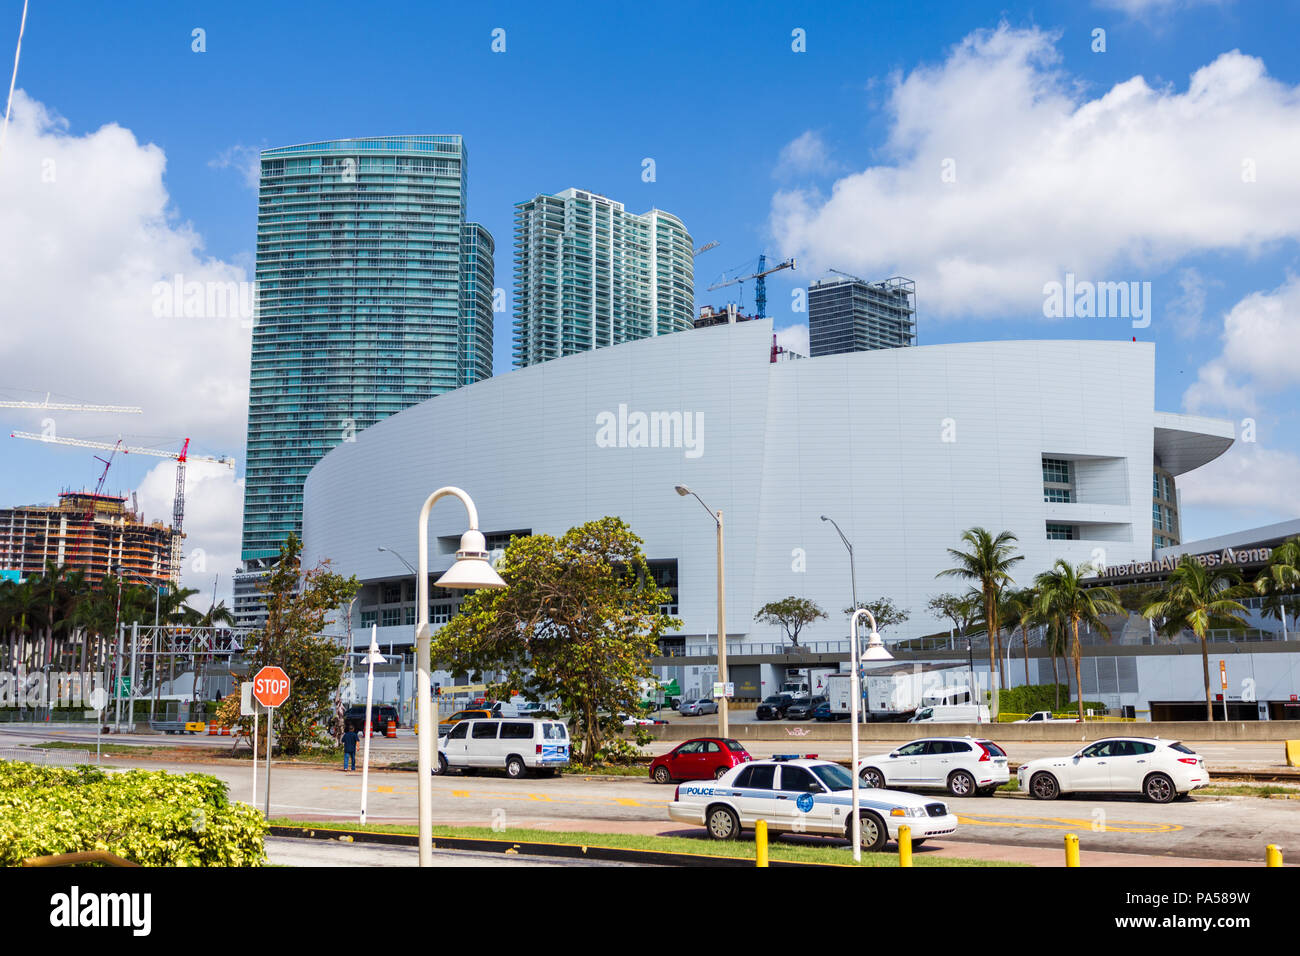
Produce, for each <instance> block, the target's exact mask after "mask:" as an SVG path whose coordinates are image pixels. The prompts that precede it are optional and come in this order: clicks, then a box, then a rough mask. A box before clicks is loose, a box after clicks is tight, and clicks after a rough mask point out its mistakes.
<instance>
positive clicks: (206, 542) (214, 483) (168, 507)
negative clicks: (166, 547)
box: [136, 461, 244, 611]
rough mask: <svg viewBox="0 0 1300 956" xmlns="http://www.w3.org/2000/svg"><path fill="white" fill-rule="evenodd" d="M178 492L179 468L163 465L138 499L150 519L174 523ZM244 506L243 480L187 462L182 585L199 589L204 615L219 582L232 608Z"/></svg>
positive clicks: (222, 469) (144, 480)
mask: <svg viewBox="0 0 1300 956" xmlns="http://www.w3.org/2000/svg"><path fill="white" fill-rule="evenodd" d="M175 493H176V464H175V462H171V461H163V462H159V463H158V464H157V465H155V466H154V467H153V468H151V469H150V470H149V473H148V474H147V475H145V476H144V478H142V479H141V480H140V486H139V488H138V490H137V495H136V496H137V499H138V501H139V504H140V509H141V511H143V512H144V514H145V517H146V518H148V519H150V520H157V521H162V522H164V523H166V524H171V517H172V503H173V500H174V498H175ZM243 505H244V481H243V479H242V478H240V479H236V478H235V474H234V472H233V471H232V470H231V469H229V468H226V467H225V466H223V465H217V464H213V463H211V462H202V461H191V462H188V463H187V464H186V467H185V524H184V531H185V542H184V545H183V551H182V558H181V584H182V585H184V586H185V587H189V588H197V589H198V591H199V594H198V595H196V596H195V597H194V598H192V599H191V601H190V603H191V604H192V605H194V606H195V607H197V608H199V610H201V611H206V610H207V609H208V604H209V603H210V602H211V601H212V588H213V584H214V578H216V579H217V580H216V582H215V583H216V586H217V599H218V600H222V599H224V600H225V602H226V607H230V605H231V593H232V590H233V584H234V577H233V575H234V571H235V568H236V567H237V566H238V565H239V549H240V514H241V512H242V509H243Z"/></svg>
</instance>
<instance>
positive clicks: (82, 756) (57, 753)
mask: <svg viewBox="0 0 1300 956" xmlns="http://www.w3.org/2000/svg"><path fill="white" fill-rule="evenodd" d="M0 760H17V761H20V762H22V763H33V764H36V765H37V766H40V767H72V766H75V765H76V764H79V763H94V758H93V757H92V755H91V753H90V751H89V750H62V749H59V750H54V749H51V750H33V749H29V748H26V747H0Z"/></svg>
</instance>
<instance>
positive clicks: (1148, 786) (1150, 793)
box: [1142, 773, 1178, 803]
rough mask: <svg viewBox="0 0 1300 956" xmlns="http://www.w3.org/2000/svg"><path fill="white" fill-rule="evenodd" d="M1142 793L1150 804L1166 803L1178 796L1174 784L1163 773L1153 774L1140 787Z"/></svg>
mask: <svg viewBox="0 0 1300 956" xmlns="http://www.w3.org/2000/svg"><path fill="white" fill-rule="evenodd" d="M1142 792H1143V793H1145V794H1146V798H1147V799H1148V800H1150V801H1151V802H1152V803H1168V802H1169V801H1170V800H1173V799H1174V798H1175V797H1176V796H1178V790H1177V789H1176V788H1175V787H1174V782H1173V781H1172V780H1170V779H1169V778H1168V777H1167V776H1165V775H1164V774H1163V773H1153V774H1152V775H1151V776H1149V777H1147V779H1146V782H1145V783H1144V784H1143V785H1142Z"/></svg>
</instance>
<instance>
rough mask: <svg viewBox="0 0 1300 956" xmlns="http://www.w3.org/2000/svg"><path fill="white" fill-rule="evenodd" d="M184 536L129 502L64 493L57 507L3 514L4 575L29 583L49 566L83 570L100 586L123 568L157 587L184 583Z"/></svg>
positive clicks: (0, 549) (0, 552)
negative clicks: (147, 519) (146, 517)
mask: <svg viewBox="0 0 1300 956" xmlns="http://www.w3.org/2000/svg"><path fill="white" fill-rule="evenodd" d="M182 538H183V535H182V534H180V533H179V532H177V531H174V530H173V529H172V528H171V527H170V526H168V525H166V524H163V523H161V522H158V521H153V522H148V523H146V522H145V521H144V519H143V518H142V517H141V516H140V514H139V513H138V512H137V511H136V510H135V508H134V507H127V504H126V498H125V497H121V496H118V495H101V494H92V493H91V492H88V491H65V492H62V493H60V495H59V503H58V504H57V505H22V506H19V507H17V508H3V509H0V571H5V570H7V571H17V572H18V573H19V574H20V575H21V576H22V577H24V578H26V577H29V576H33V575H39V574H42V573H44V571H45V565H46V562H47V561H52V562H54V563H55V564H56V565H62V566H66V567H67V569H68V570H69V571H83V572H85V575H86V580H87V582H88V583H89V584H90V585H91V586H92V587H98V586H99V585H100V583H101V582H102V581H103V580H104V578H105V576H106V575H108V574H110V573H113V571H114V569H116V568H117V567H118V566H121V567H123V568H125V569H126V571H127V572H128V573H129V574H133V575H136V576H137V577H140V578H143V579H144V580H146V581H148V582H149V583H150V584H151V585H154V586H160V585H161V586H166V587H168V588H172V587H175V586H176V585H177V584H178V583H179V582H180V564H179V555H180V541H181V539H182Z"/></svg>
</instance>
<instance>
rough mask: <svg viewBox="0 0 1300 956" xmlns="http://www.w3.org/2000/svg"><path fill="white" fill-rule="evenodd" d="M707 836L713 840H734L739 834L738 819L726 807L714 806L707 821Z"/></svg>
mask: <svg viewBox="0 0 1300 956" xmlns="http://www.w3.org/2000/svg"><path fill="white" fill-rule="evenodd" d="M707 826H708V830H709V836H711V837H713V839H715V840H734V839H736V838H737V837H738V836H740V819H739V818H738V817H737V816H736V814H735V813H733V812H732V811H731V810H730V809H729V808H728V807H714V808H712V809H711V810H710V811H709V818H708V821H707Z"/></svg>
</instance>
